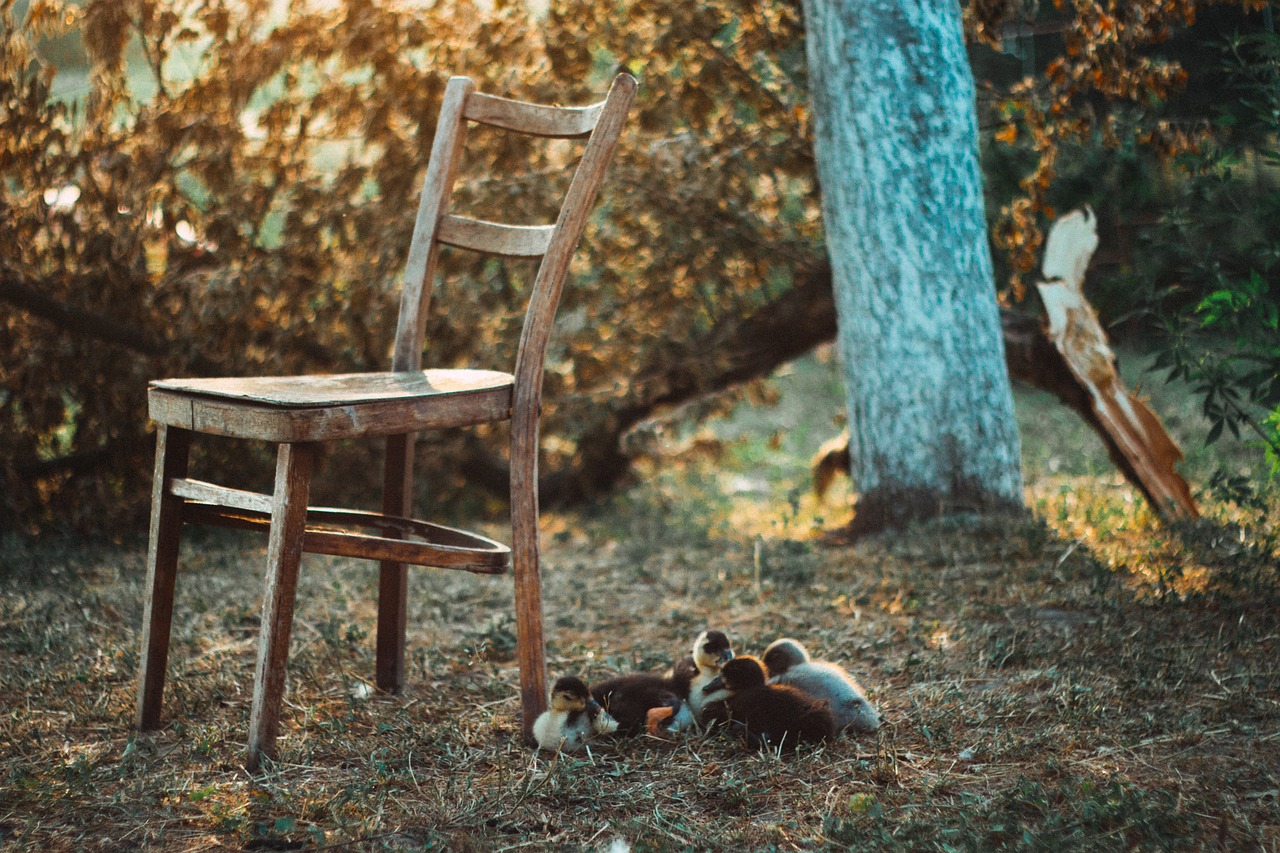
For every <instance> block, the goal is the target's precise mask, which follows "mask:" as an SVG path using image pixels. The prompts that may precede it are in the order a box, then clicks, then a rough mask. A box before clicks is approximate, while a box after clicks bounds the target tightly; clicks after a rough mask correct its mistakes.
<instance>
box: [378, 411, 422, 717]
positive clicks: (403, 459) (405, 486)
mask: <svg viewBox="0 0 1280 853" xmlns="http://www.w3.org/2000/svg"><path fill="white" fill-rule="evenodd" d="M414 441H415V435H414V433H407V434H403V435H389V436H387V443H386V448H385V452H384V456H383V467H382V512H383V514H384V515H388V516H400V517H408V516H410V515H412V514H413V447H414ZM408 614H409V566H408V564H407V563H405V562H402V561H399V560H383V561H382V562H381V563H380V564H379V566H378V631H377V639H376V644H377V645H376V653H375V657H374V661H375V663H374V683H375V684H376V685H377V686H378V689H379V690H382V691H384V692H386V693H399V692H400V690H401V688H403V687H404V650H405V634H406V632H407V630H408Z"/></svg>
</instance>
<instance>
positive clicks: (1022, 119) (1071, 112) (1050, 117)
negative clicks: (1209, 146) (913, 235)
mask: <svg viewBox="0 0 1280 853" xmlns="http://www.w3.org/2000/svg"><path fill="white" fill-rule="evenodd" d="M986 5H995V4H981V3H979V4H975V15H974V16H973V18H972V20H973V24H974V32H975V36H976V37H977V38H980V39H984V40H986V41H987V42H988V43H992V44H997V45H998V44H999V40H1000V31H999V29H998V28H997V26H995V25H998V24H1000V23H1002V22H1003V21H1004V20H1005V19H1007V18H1010V17H1012V16H1013V14H1014V13H1015V12H1016V9H1015V10H1007V9H1006V8H1004V7H1002V9H1001V11H1002V14H1001V15H997V16H996V18H995V20H994V21H993V20H990V19H987V20H984V19H983V17H982V16H981V14H979V13H980V11H981V10H982V9H983V8H984V6H986ZM1017 5H1019V4H1005V7H1016V6H1017ZM1038 5H1039V4H1026V8H1027V9H1028V10H1029V11H1028V13H1027V14H1029V15H1030V16H1031V17H1035V16H1036V10H1037V9H1038ZM1209 5H1212V4H1210V3H1207V2H1203V0H1173V2H1128V0H1079V1H1078V2H1073V3H1070V4H1067V3H1064V2H1063V0H1054V3H1053V7H1054V10H1053V11H1049V12H1047V13H1046V14H1043V15H1041V16H1040V19H1041V20H1046V21H1048V22H1051V23H1056V24H1057V25H1058V26H1059V27H1060V31H1061V33H1062V50H1061V53H1060V54H1058V55H1055V56H1053V57H1052V58H1051V59H1049V60H1048V62H1047V63H1046V64H1045V67H1044V69H1043V73H1041V74H1037V75H1034V76H1028V77H1025V78H1023V79H1021V80H1019V81H1017V82H1016V83H1014V84H1013V85H1011V86H1009V87H1008V89H1007V90H1006V91H992V92H991V95H992V96H993V97H992V112H993V115H992V121H993V122H995V123H998V129H997V130H995V132H994V134H993V137H994V140H995V141H996V142H998V143H1001V144H1003V145H1006V146H1014V145H1019V144H1022V145H1025V146H1026V148H1027V149H1028V150H1029V152H1030V153H1031V154H1032V158H1031V164H1032V165H1031V167H1030V170H1029V172H1027V173H1026V174H1025V175H1024V177H1022V178H1021V180H1020V182H1019V184H1020V187H1021V189H1022V193H1021V195H1020V197H1018V198H1015V199H1013V200H1011V201H1007V202H1005V203H1003V205H1002V207H1001V210H1000V213H999V215H998V217H997V222H996V227H995V228H994V229H993V237H994V242H995V244H996V245H997V246H998V247H999V248H1001V249H1003V250H1004V251H1005V252H1007V253H1008V255H1009V258H1008V261H1009V265H1010V268H1011V272H1012V278H1011V284H1012V289H1013V293H1014V296H1015V297H1016V298H1019V299H1020V298H1021V297H1022V288H1023V285H1024V282H1023V276H1025V275H1027V274H1028V273H1030V272H1031V271H1032V270H1034V269H1035V268H1036V265H1037V264H1038V263H1039V258H1040V247H1041V243H1042V234H1041V231H1040V228H1039V218H1040V217H1049V218H1052V217H1053V216H1054V213H1055V211H1054V210H1053V208H1052V207H1051V206H1050V203H1049V194H1050V191H1051V189H1052V187H1053V185H1054V181H1055V179H1056V177H1057V176H1058V174H1059V169H1060V163H1059V160H1060V157H1061V153H1062V151H1063V149H1064V147H1065V146H1067V145H1068V144H1070V143H1072V142H1074V141H1078V140H1082V139H1087V138H1089V137H1091V136H1094V135H1096V136H1098V137H1100V138H1101V139H1102V140H1103V141H1104V143H1105V144H1106V146H1107V147H1108V148H1118V147H1121V146H1122V145H1123V144H1124V143H1126V142H1128V141H1133V142H1136V143H1137V144H1139V145H1141V146H1143V147H1146V148H1148V149H1150V150H1152V151H1154V152H1157V153H1159V154H1162V155H1164V156H1166V157H1168V156H1172V155H1173V154H1176V153H1180V152H1184V151H1187V150H1190V149H1192V148H1193V147H1194V145H1195V144H1196V143H1197V142H1198V141H1200V140H1201V139H1203V136H1204V134H1203V130H1204V129H1203V128H1202V127H1198V126H1196V125H1191V126H1187V125H1186V124H1185V123H1178V122H1175V121H1172V120H1171V119H1170V118H1169V117H1167V116H1165V115H1163V114H1162V113H1161V112H1160V110H1159V105H1160V103H1161V102H1162V101H1163V100H1164V99H1165V98H1167V97H1168V96H1169V95H1170V94H1171V93H1172V92H1174V91H1175V90H1177V89H1178V88H1180V87H1181V86H1182V85H1184V84H1185V83H1186V80H1187V73H1188V72H1187V69H1185V68H1183V67H1182V66H1181V65H1180V64H1178V63H1177V62H1176V61H1172V60H1170V59H1167V58H1162V57H1159V56H1154V55H1151V53H1150V51H1149V48H1150V47H1151V46H1152V45H1157V44H1160V43H1162V42H1165V41H1167V40H1168V39H1169V38H1170V37H1171V36H1172V35H1173V33H1174V32H1175V31H1176V30H1177V29H1178V28H1179V27H1188V26H1191V25H1192V24H1194V23H1195V21H1196V17H1197V14H1198V13H1199V12H1200V11H1201V10H1202V9H1203V8H1204V7H1206V6H1209ZM1236 5H1239V6H1240V7H1241V8H1243V9H1245V10H1250V11H1252V10H1259V9H1262V8H1263V7H1265V6H1268V5H1269V3H1268V2H1267V0H1240V2H1239V3H1238V4H1236ZM1064 7H1066V10H1065V11H1064Z"/></svg>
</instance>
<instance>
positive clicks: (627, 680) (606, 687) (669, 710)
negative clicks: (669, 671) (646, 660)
mask: <svg viewBox="0 0 1280 853" xmlns="http://www.w3.org/2000/svg"><path fill="white" fill-rule="evenodd" d="M591 695H592V697H593V698H594V699H595V700H596V701H597V702H599V703H600V706H601V707H602V708H604V710H605V711H606V712H607V713H608V714H609V715H610V716H612V717H613V718H614V719H615V720H617V721H618V731H620V732H621V733H622V734H625V735H636V734H640V732H641V731H644V730H646V729H647V730H648V731H649V733H650V734H655V735H656V734H661V733H662V732H664V731H666V732H671V733H678V732H681V731H684V730H685V729H688V728H691V727H692V726H693V724H694V720H693V712H692V711H691V710H690V709H689V703H688V702H687V701H686V698H685V694H684V688H683V687H682V685H681V684H680V683H679V682H677V681H675V679H673V678H666V677H664V676H661V675H658V674H656V673H649V672H635V673H631V674H629V675H619V676H617V677H616V678H610V679H608V680H607V681H602V682H600V683H599V684H597V685H596V686H595V687H593V688H592V689H591Z"/></svg>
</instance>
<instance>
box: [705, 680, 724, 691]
mask: <svg viewBox="0 0 1280 853" xmlns="http://www.w3.org/2000/svg"><path fill="white" fill-rule="evenodd" d="M717 690H724V676H723V675H717V676H716V677H715V678H713V679H711V681H710V682H709V683H708V684H707V686H706V687H703V688H702V692H703V693H704V694H706V693H715V692H716V691H717Z"/></svg>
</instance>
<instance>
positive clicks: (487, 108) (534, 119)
mask: <svg viewBox="0 0 1280 853" xmlns="http://www.w3.org/2000/svg"><path fill="white" fill-rule="evenodd" d="M607 103H608V102H607V101H602V102H601V103H598V104H593V105H591V106H589V107H555V106H547V105H545V104H529V103H525V102H523V101H511V100H508V99H506V98H500V97H498V96H497V95H486V94H483V93H481V92H477V93H475V94H474V95H472V96H471V97H470V98H469V99H468V100H467V109H466V116H467V118H469V119H470V120H471V121H477V122H480V123H481V124H487V125H489V126H490V127H501V128H503V129H505V130H514V131H516V132H518V133H523V134H525V135H526V136H548V137H557V138H561V139H572V138H574V137H578V136H586V135H587V134H589V133H591V132H592V131H593V130H595V128H596V127H597V126H598V125H599V122H600V114H601V113H602V112H603V111H604V109H605V106H606V104H607Z"/></svg>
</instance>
